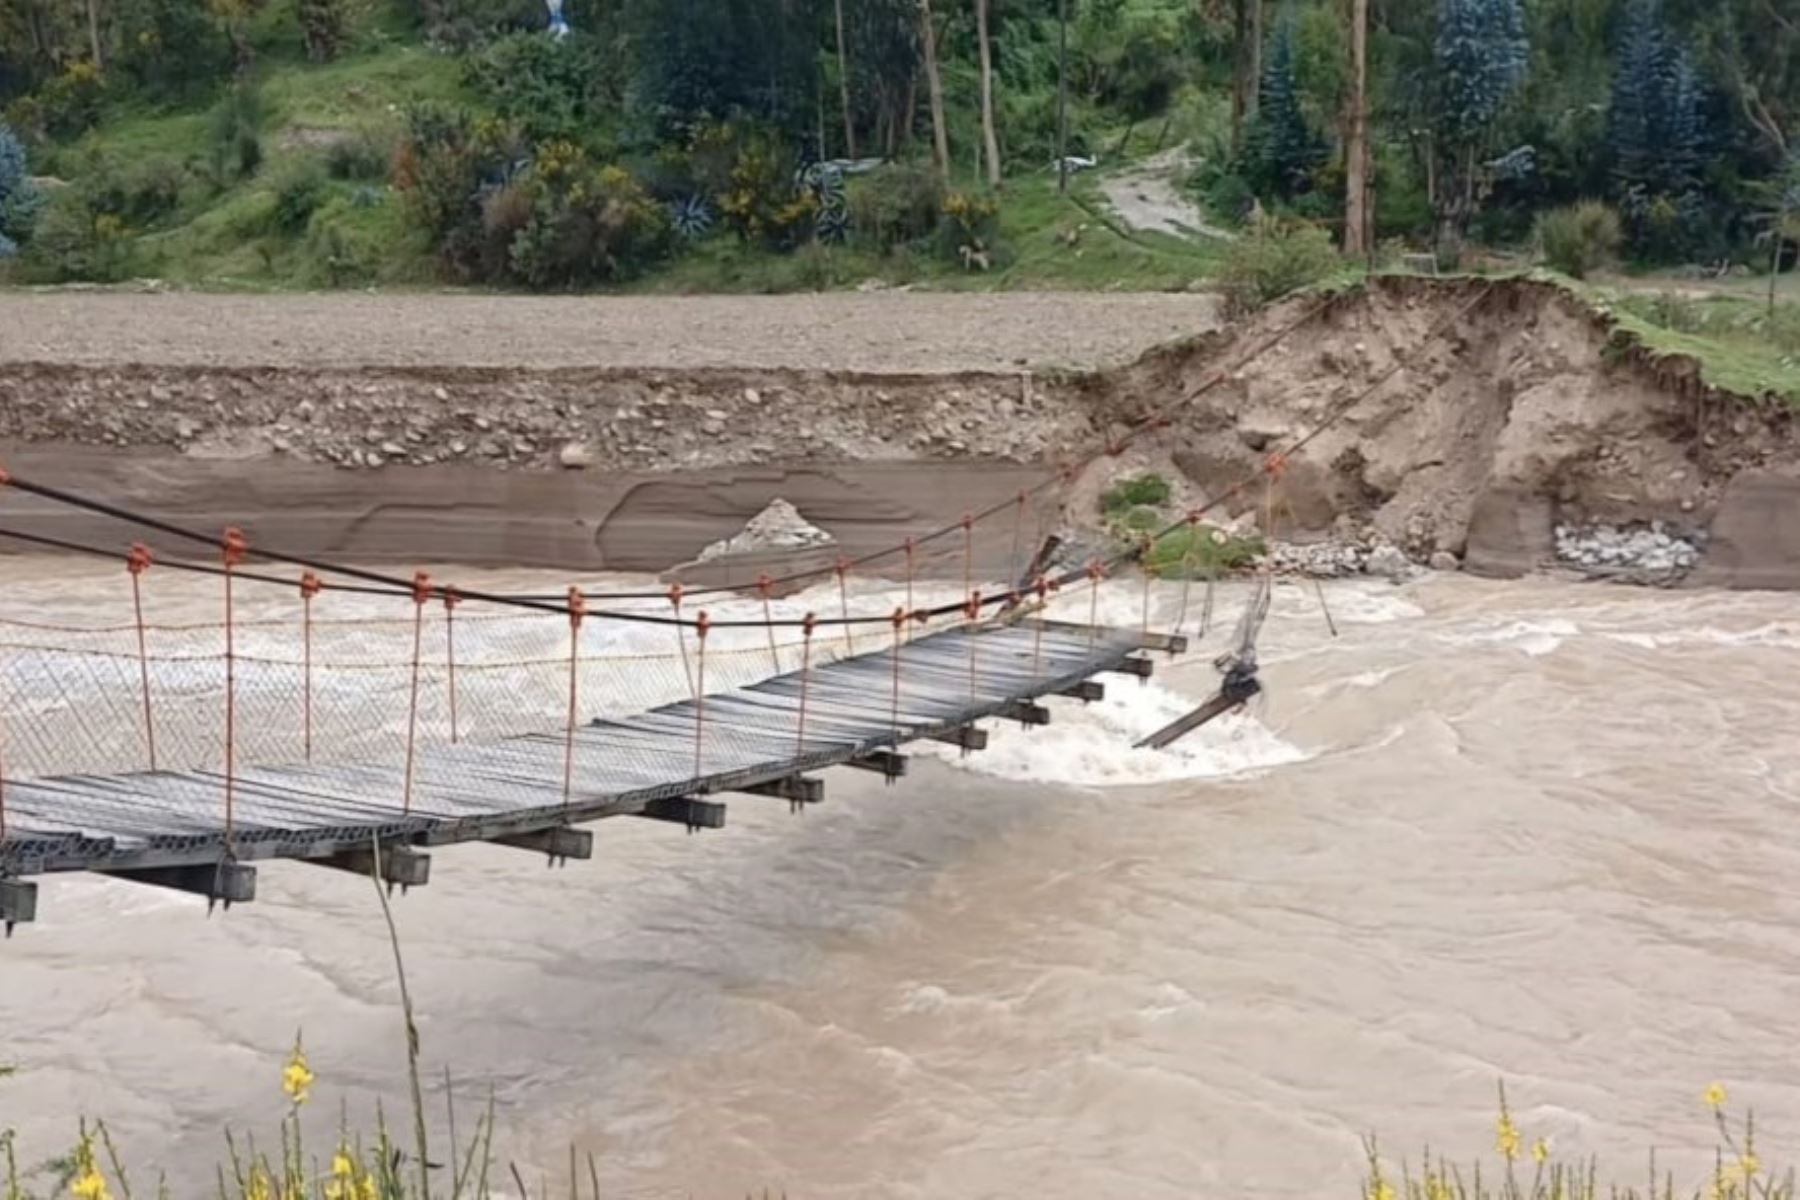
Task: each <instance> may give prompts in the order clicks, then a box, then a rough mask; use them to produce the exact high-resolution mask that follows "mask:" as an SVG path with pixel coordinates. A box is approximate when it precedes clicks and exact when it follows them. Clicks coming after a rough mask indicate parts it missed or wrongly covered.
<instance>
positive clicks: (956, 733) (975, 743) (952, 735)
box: [925, 725, 988, 750]
mask: <svg viewBox="0 0 1800 1200" xmlns="http://www.w3.org/2000/svg"><path fill="white" fill-rule="evenodd" d="M925 738H926V740H927V741H932V742H943V743H945V744H946V745H951V746H960V747H961V748H962V749H964V750H986V749H987V744H988V735H987V730H985V729H977V728H975V726H973V725H957V726H955V727H953V728H950V729H943V730H939V731H938V732H937V733H928V734H926V735H925Z"/></svg>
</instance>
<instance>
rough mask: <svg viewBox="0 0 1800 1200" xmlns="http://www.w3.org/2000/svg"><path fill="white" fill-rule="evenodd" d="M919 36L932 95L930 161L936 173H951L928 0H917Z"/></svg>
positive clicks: (928, 85) (929, 2)
mask: <svg viewBox="0 0 1800 1200" xmlns="http://www.w3.org/2000/svg"><path fill="white" fill-rule="evenodd" d="M919 24H920V26H921V28H920V31H919V32H920V35H921V40H922V41H923V43H924V46H925V86H926V91H927V92H929V93H930V95H931V161H932V162H933V163H935V164H937V169H938V174H939V175H941V176H943V177H944V178H946V179H948V178H949V177H950V137H949V135H948V134H947V133H946V132H945V131H944V80H943V77H942V76H940V75H939V74H938V60H937V27H936V26H934V25H933V24H932V22H931V0H919Z"/></svg>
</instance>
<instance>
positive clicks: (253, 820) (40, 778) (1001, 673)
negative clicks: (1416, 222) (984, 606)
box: [0, 617, 1185, 932]
mask: <svg viewBox="0 0 1800 1200" xmlns="http://www.w3.org/2000/svg"><path fill="white" fill-rule="evenodd" d="M896 628H897V627H896ZM1184 648H1185V642H1184V639H1182V638H1180V637H1178V636H1172V635H1166V634H1154V633H1148V632H1140V631H1138V630H1125V629H1118V628H1105V627H1100V626H1094V625H1079V624H1070V623H1064V622H1059V621H1052V620H1048V619H1043V618H1039V617H1031V618H1025V619H1016V620H1007V619H1004V618H1001V619H992V620H987V621H973V620H971V621H969V622H967V623H965V624H960V625H956V626H953V627H950V628H945V629H942V630H940V631H938V632H931V633H919V634H917V635H915V636H914V637H913V638H912V639H911V640H903V639H902V638H901V637H900V636H899V634H898V632H896V636H895V639H894V642H893V643H892V644H891V645H889V646H887V647H886V648H884V649H881V650H879V651H875V652H868V653H860V654H848V655H846V656H843V657H839V658H837V659H835V660H834V661H827V662H824V663H823V664H822V665H811V664H806V665H802V666H801V668H800V669H799V670H795V671H788V672H785V673H782V674H778V675H775V676H774V677H772V678H767V679H764V680H762V681H760V682H755V683H749V684H746V685H743V686H737V687H730V688H727V689H725V690H720V691H716V692H710V693H709V692H704V691H700V692H698V694H696V695H695V696H694V698H691V699H686V700H682V701H680V702H676V703H669V704H663V705H660V706H656V707H650V708H646V709H643V710H641V711H637V712H633V713H624V714H618V715H610V716H605V717H601V718H597V719H591V720H584V721H582V722H581V723H576V722H574V721H573V720H571V722H570V723H569V726H568V727H567V728H566V729H559V730H555V731H546V732H542V733H530V734H524V735H519V736H510V737H502V738H496V739H492V740H483V741H461V742H452V743H442V744H433V745H427V746H423V747H421V748H419V749H418V751H417V753H416V754H414V753H413V752H412V751H411V750H410V749H409V751H408V754H407V758H406V761H405V762H404V763H402V764H399V765H390V764H377V763H372V762H365V763H348V762H337V763H333V762H327V761H323V760H321V761H316V762H312V763H304V762H302V763H291V764H287V765H279V764H271V765H253V766H244V765H241V764H240V765H239V766H238V767H237V768H236V769H235V770H233V771H231V772H229V773H227V772H224V771H215V770H167V769H165V770H140V771H130V772H120V773H98V774H60V775H36V776H27V777H24V778H19V777H12V778H6V779H4V781H3V783H0V786H3V787H4V801H3V803H4V813H5V817H4V821H5V824H4V826H3V827H0V921H3V922H4V923H5V924H6V925H7V926H8V932H10V927H11V926H12V925H13V924H15V923H19V922H24V921H29V920H32V919H33V918H34V916H35V914H36V908H37V887H36V884H35V883H33V882H31V881H30V879H29V878H28V877H30V876H36V875H42V874H48V873H54V872H71V871H91V872H98V873H102V874H106V875H110V876H113V877H117V878H121V879H127V880H134V881H137V882H141V883H146V884H152V885H158V886H164V887H172V888H179V889H182V890H185V891H190V892H194V893H197V894H199V895H201V896H204V897H206V898H207V899H208V900H209V902H215V901H216V902H223V903H226V904H230V903H233V902H243V901H247V900H251V899H253V898H254V896H255V894H256V868H255V865H254V864H255V863H256V862H257V861H259V860H264V859H278V858H284V859H296V860H302V861H307V862H312V863H316V864H320V865H325V866H331V867H336V868H339V869H344V870H350V871H358V872H362V873H365V874H367V873H372V872H374V871H375V870H376V869H377V864H379V870H380V872H381V875H382V877H383V878H385V879H386V880H387V881H388V882H389V883H390V884H397V885H400V886H418V885H421V884H424V883H425V882H427V880H428V879H429V871H430V858H429V855H428V854H427V853H426V851H427V850H428V849H429V848H430V847H433V846H442V845H450V844H453V843H457V842H469V841H482V842H493V843H498V844H502V845H507V846H513V847H517V848H520V849H525V850H531V851H536V852H540V853H544V854H547V855H549V856H550V857H551V858H552V859H568V858H577V859H582V858H587V857H590V855H591V853H592V842H593V837H592V834H591V833H589V832H587V831H585V830H581V829H578V828H576V827H577V826H579V825H582V824H585V823H588V822H592V821H595V820H598V819H600V818H603V817H612V816H638V817H646V818H652V819H657V820H664V821H671V822H676V823H679V824H683V825H686V826H687V827H688V828H690V829H695V828H717V827H720V826H722V825H723V824H724V819H725V805H724V804H723V803H722V802H721V801H719V800H718V799H716V798H714V797H718V796H721V795H724V794H728V793H747V794H752V795H761V796H770V797H776V798H781V799H786V800H787V801H789V802H790V804H792V805H795V806H800V805H804V804H808V803H813V802H816V801H818V800H820V799H822V798H823V792H824V787H823V783H822V781H820V780H818V779H816V778H812V777H810V776H809V775H808V774H807V773H808V772H813V771H817V770H820V769H822V768H825V767H831V766H839V765H843V766H850V767H856V768H861V769H865V770H873V771H878V772H881V773H883V774H885V775H886V776H887V777H888V778H890V779H892V778H895V777H897V776H899V775H901V774H904V772H905V766H906V760H905V759H904V757H902V756H901V755H900V754H899V753H898V751H899V749H900V748H901V747H902V746H904V745H905V744H907V743H909V742H915V741H918V740H921V739H931V740H935V741H940V742H948V743H952V744H955V745H958V746H960V747H962V748H964V749H965V750H978V749H980V748H982V747H983V746H985V744H986V734H985V732H983V731H981V730H980V729H977V728H976V727H975V723H976V722H978V721H980V720H983V719H987V718H999V719H1009V720H1017V721H1020V722H1022V723H1024V724H1027V725H1035V724H1045V723H1047V722H1048V721H1049V719H1050V718H1049V711H1048V710H1047V709H1045V708H1043V707H1041V706H1039V705H1037V704H1036V703H1035V701H1037V700H1038V699H1040V698H1043V697H1046V696H1056V695H1063V696H1071V697H1075V698H1078V699H1083V700H1092V699H1097V698H1099V696H1100V695H1101V686H1100V685H1099V684H1098V683H1095V682H1093V681H1092V677H1093V676H1095V675H1098V674H1101V673H1105V672H1124V673H1128V674H1132V675H1136V676H1138V677H1140V678H1142V677H1146V676H1148V675H1149V674H1150V671H1151V661H1150V660H1149V659H1148V658H1145V657H1143V656H1142V654H1141V652H1142V651H1145V650H1166V651H1170V652H1179V651H1180V650H1182V649H1184ZM780 661H781V660H780V658H779V655H778V656H777V658H776V662H777V663H779V662H780ZM145 682H146V688H148V676H147V675H146V676H145ZM414 690H415V696H416V690H417V684H416V677H415V685H414ZM572 691H573V687H571V692H572ZM575 710H576V706H575V702H574V698H573V695H571V702H570V711H571V713H572V714H573V713H574V712H575ZM148 715H149V714H148V709H146V720H148ZM307 719H308V721H309V722H310V719H311V718H310V715H309V716H308V718H307ZM309 738H310V731H309ZM409 742H410V738H409ZM309 745H310V742H309Z"/></svg>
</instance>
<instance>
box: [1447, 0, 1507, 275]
mask: <svg viewBox="0 0 1800 1200" xmlns="http://www.w3.org/2000/svg"><path fill="white" fill-rule="evenodd" d="M1529 50H1530V46H1529V43H1528V42H1527V40H1526V37H1525V14H1524V12H1523V10H1522V9H1521V8H1520V3H1519V0H1439V3H1438V25H1437V35H1436V37H1435V39H1434V40H1433V44H1432V57H1433V65H1434V68H1435V72H1434V74H1435V84H1436V97H1435V99H1436V108H1437V112H1436V124H1435V129H1434V141H1435V144H1436V146H1435V148H1436V158H1437V160H1438V180H1437V184H1436V195H1435V196H1434V198H1433V199H1434V206H1435V208H1436V210H1437V211H1436V216H1437V227H1438V230H1437V236H1438V247H1439V250H1440V252H1442V251H1446V250H1454V249H1455V248H1456V247H1457V246H1458V245H1459V244H1460V243H1461V241H1462V238H1463V234H1464V233H1465V232H1466V230H1467V229H1468V225H1469V220H1470V219H1471V218H1472V217H1473V216H1474V215H1475V210H1476V209H1477V208H1478V207H1479V205H1480V203H1481V199H1482V197H1483V194H1484V188H1485V187H1486V186H1488V184H1489V183H1490V182H1491V176H1490V175H1489V173H1488V172H1486V171H1484V170H1483V168H1484V166H1486V165H1487V164H1484V163H1483V162H1482V156H1483V155H1484V154H1485V153H1487V152H1488V151H1489V150H1490V149H1491V146H1490V145H1489V143H1490V142H1491V139H1492V136H1493V132H1494V129H1495V127H1496V124H1497V122H1498V119H1499V117H1500V114H1501V111H1502V110H1503V109H1504V108H1505V106H1506V102H1507V101H1508V100H1509V99H1511V98H1512V95H1513V93H1514V92H1516V91H1517V90H1518V88H1519V85H1520V84H1521V83H1523V82H1524V81H1525V75H1526V72H1527V70H1528V69H1529V66H1530V59H1529Z"/></svg>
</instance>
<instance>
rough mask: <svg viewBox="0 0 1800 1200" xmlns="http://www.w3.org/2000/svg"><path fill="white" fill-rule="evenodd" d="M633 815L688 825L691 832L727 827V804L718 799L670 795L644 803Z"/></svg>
mask: <svg viewBox="0 0 1800 1200" xmlns="http://www.w3.org/2000/svg"><path fill="white" fill-rule="evenodd" d="M632 815H633V816H636V817H648V818H650V819H651V820H652V821H671V822H673V823H674V824H676V825H686V826H687V827H688V832H689V833H692V832H693V831H694V830H696V829H723V828H725V806H724V805H723V804H720V803H719V802H718V801H716V800H694V799H691V798H689V797H687V796H670V797H668V798H667V799H663V800H652V801H651V802H650V803H648V804H646V805H644V807H643V810H642V811H640V812H636V813H633V814H632Z"/></svg>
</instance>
